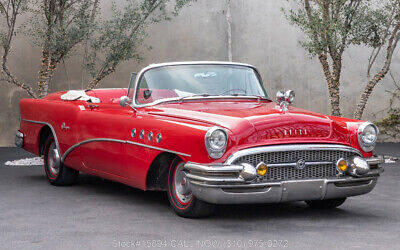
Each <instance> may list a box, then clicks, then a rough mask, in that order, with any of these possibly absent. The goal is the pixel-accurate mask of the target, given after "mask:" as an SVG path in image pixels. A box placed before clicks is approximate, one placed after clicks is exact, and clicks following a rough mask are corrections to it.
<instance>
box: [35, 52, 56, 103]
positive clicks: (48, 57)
mask: <svg viewBox="0 0 400 250" xmlns="http://www.w3.org/2000/svg"><path fill="white" fill-rule="evenodd" d="M58 62H59V60H58V59H55V58H54V57H53V56H52V54H51V53H49V52H48V51H45V50H43V52H42V64H41V67H40V71H39V81H38V86H39V97H40V98H43V97H45V96H46V95H48V93H49V86H50V81H51V79H52V78H53V75H54V72H55V70H56V69H57V66H58Z"/></svg>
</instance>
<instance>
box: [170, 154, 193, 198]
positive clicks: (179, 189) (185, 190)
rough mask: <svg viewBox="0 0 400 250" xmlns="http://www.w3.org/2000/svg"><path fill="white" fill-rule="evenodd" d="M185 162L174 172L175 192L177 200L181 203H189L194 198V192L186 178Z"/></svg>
mask: <svg viewBox="0 0 400 250" xmlns="http://www.w3.org/2000/svg"><path fill="white" fill-rule="evenodd" d="M184 165H185V163H184V162H181V163H179V165H178V166H177V167H176V168H175V172H174V187H175V188H174V192H175V196H176V198H177V199H178V200H179V201H180V202H181V203H188V202H189V201H190V200H191V199H192V197H193V194H192V191H191V190H190V187H189V182H188V180H187V178H186V173H185V172H184V171H183V166H184Z"/></svg>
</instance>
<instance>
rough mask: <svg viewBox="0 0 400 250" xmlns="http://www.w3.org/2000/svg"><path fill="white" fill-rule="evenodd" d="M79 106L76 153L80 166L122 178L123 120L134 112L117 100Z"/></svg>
mask: <svg viewBox="0 0 400 250" xmlns="http://www.w3.org/2000/svg"><path fill="white" fill-rule="evenodd" d="M82 109H83V110H82V112H81V113H80V115H79V117H78V120H79V138H80V142H81V143H82V145H81V146H79V148H80V149H79V152H80V155H81V159H82V163H83V165H84V167H85V168H89V169H92V170H95V171H98V172H102V173H107V174H112V175H116V176H120V177H123V172H124V171H123V168H124V166H123V155H124V154H125V151H126V143H124V142H125V141H126V135H125V133H124V130H125V129H123V127H124V120H125V119H127V117H132V115H134V112H132V109H131V108H130V107H125V108H123V107H121V106H120V105H119V104H118V103H98V104H93V103H85V104H84V107H82Z"/></svg>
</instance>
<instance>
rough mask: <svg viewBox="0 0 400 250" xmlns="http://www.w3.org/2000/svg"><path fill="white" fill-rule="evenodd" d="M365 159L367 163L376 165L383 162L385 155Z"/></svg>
mask: <svg viewBox="0 0 400 250" xmlns="http://www.w3.org/2000/svg"><path fill="white" fill-rule="evenodd" d="M365 160H366V161H367V163H368V165H378V164H382V163H385V157H384V156H383V155H378V156H373V157H370V158H365Z"/></svg>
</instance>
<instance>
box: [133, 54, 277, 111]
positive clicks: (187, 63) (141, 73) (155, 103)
mask: <svg viewBox="0 0 400 250" xmlns="http://www.w3.org/2000/svg"><path fill="white" fill-rule="evenodd" d="M180 65H227V66H242V67H248V68H251V69H253V70H254V72H255V73H256V75H257V78H258V79H259V81H260V83H261V87H262V89H263V90H264V91H265V88H264V85H263V81H262V78H261V75H260V72H259V71H258V69H257V68H256V67H254V66H252V65H250V64H245V63H235V62H218V61H196V62H169V63H159V64H151V65H149V66H147V67H145V68H143V69H142V70H141V71H140V72H139V74H138V75H137V76H136V79H135V84H134V86H131V85H132V83H131V82H130V83H129V86H128V92H127V95H128V97H129V91H130V90H131V88H132V87H133V95H132V100H131V104H130V106H131V107H132V108H142V107H148V106H154V105H157V104H160V103H166V102H176V101H180V100H182V97H174V98H165V99H160V100H156V101H154V102H152V103H146V104H138V103H137V102H136V101H137V100H136V94H137V89H138V84H139V82H140V79H142V77H143V75H144V73H146V72H147V71H149V70H152V69H155V68H162V67H168V66H180ZM198 99H200V100H201V99H260V97H257V96H234V95H230V96H208V97H201V96H198V97H197V96H196V97H187V98H185V99H184V100H198ZM265 99H266V100H269V101H270V99H269V98H268V96H266V97H265Z"/></svg>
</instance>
